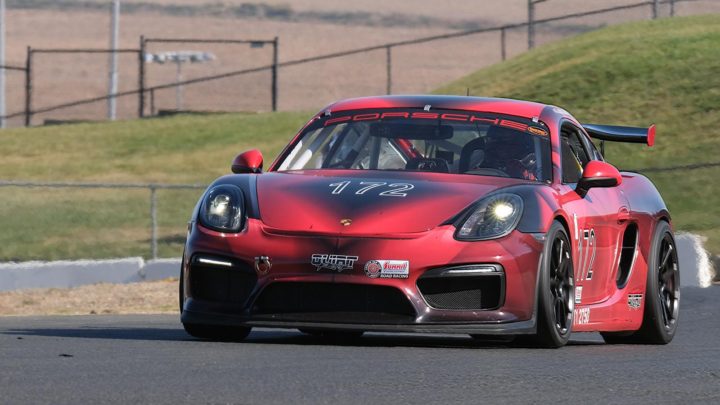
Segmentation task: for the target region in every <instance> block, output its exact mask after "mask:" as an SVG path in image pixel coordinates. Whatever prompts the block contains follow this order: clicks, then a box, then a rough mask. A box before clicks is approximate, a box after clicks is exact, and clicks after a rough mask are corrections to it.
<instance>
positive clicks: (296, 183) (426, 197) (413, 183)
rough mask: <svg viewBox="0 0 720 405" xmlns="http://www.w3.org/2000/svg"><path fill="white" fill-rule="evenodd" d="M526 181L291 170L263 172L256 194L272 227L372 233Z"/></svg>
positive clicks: (429, 223)
mask: <svg viewBox="0 0 720 405" xmlns="http://www.w3.org/2000/svg"><path fill="white" fill-rule="evenodd" d="M522 183H526V181H524V180H516V179H509V178H500V177H484V176H473V175H457V174H445V173H427V172H425V173H420V172H388V171H365V170H363V171H360V170H342V171H340V170H333V171H329V170H312V171H290V172H270V173H264V174H262V175H259V176H258V177H257V196H258V206H259V209H260V217H261V218H262V221H263V222H264V224H265V225H266V226H267V227H269V228H271V229H272V230H275V231H283V232H289V233H300V234H302V233H308V234H334V235H348V236H350V235H354V236H370V237H371V236H375V235H393V234H400V235H401V234H408V233H418V232H424V231H427V230H430V229H432V228H434V227H436V226H438V225H440V224H442V223H443V222H445V221H446V220H448V219H449V218H452V217H453V216H455V215H457V214H458V213H459V212H460V211H461V210H462V209H463V208H465V207H467V206H468V205H469V204H471V203H473V202H474V201H476V200H478V199H479V198H481V197H483V196H484V195H486V194H488V193H490V192H492V191H494V190H496V189H498V188H502V187H506V186H510V185H514V184H522Z"/></svg>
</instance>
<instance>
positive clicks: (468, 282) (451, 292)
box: [418, 275, 502, 310]
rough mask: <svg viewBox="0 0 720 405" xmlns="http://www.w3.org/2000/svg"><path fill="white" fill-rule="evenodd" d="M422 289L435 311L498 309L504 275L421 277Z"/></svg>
mask: <svg viewBox="0 0 720 405" xmlns="http://www.w3.org/2000/svg"><path fill="white" fill-rule="evenodd" d="M418 289H419V290H420V293H421V294H422V295H423V296H424V297H425V300H426V301H427V302H428V304H430V306H431V307H433V308H437V309H465V310H472V309H494V308H498V307H499V306H500V298H501V296H502V276H499V275H498V276H480V277H444V278H440V277H436V278H435V277H431V278H421V279H420V280H418Z"/></svg>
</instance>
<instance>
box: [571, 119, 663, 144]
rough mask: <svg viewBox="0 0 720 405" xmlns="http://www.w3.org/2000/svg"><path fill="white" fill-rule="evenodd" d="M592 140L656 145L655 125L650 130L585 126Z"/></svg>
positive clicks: (614, 126)
mask: <svg viewBox="0 0 720 405" xmlns="http://www.w3.org/2000/svg"><path fill="white" fill-rule="evenodd" d="M583 128H585V131H587V133H588V135H590V137H591V138H595V139H600V140H603V141H611V142H630V143H644V144H647V146H653V145H654V144H655V125H654V124H653V125H651V126H650V127H649V128H639V127H621V126H616V125H595V124H583Z"/></svg>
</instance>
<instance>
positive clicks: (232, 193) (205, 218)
mask: <svg viewBox="0 0 720 405" xmlns="http://www.w3.org/2000/svg"><path fill="white" fill-rule="evenodd" d="M244 206H245V204H244V200H243V194H242V191H241V190H240V189H239V188H238V187H236V186H232V185H229V184H224V185H220V186H215V187H213V188H211V189H210V190H209V191H208V192H207V193H206V194H205V197H203V202H202V205H201V206H200V223H202V224H203V225H204V226H206V227H208V228H210V229H214V230H216V231H220V232H239V231H240V229H242V225H243V215H244V213H243V211H244Z"/></svg>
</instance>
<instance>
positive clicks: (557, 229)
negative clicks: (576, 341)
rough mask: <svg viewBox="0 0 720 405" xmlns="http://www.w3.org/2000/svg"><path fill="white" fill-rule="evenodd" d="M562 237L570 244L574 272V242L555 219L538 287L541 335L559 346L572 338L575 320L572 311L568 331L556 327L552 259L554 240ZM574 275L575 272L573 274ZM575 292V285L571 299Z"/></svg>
mask: <svg viewBox="0 0 720 405" xmlns="http://www.w3.org/2000/svg"><path fill="white" fill-rule="evenodd" d="M558 236H559V237H562V238H564V240H565V243H567V244H568V246H570V247H571V248H570V252H571V254H570V259H569V260H570V263H571V271H573V272H574V266H573V265H572V244H571V243H570V239H569V238H568V235H567V232H565V228H564V227H563V226H562V224H561V223H559V222H557V221H555V222H553V224H552V226H551V227H550V230H549V231H548V233H547V235H546V240H545V246H544V248H543V254H542V260H541V266H540V274H539V277H540V280H539V285H538V287H539V289H538V304H539V305H538V334H539V335H540V336H539V337H540V338H541V339H542V338H544V340H548V339H549V342H551V343H552V345H553V346H555V347H559V346H563V345H565V344H566V343H567V342H568V340H570V335H571V334H572V326H573V322H574V317H575V315H574V313H573V311H571V319H570V325H569V326H568V330H567V332H566V333H564V334H561V333H560V331H558V329H557V328H556V327H555V322H556V319H555V311H554V304H553V296H552V292H551V291H550V277H551V269H550V266H551V261H552V246H553V241H554V240H555V239H556V238H557V237H558ZM573 277H574V274H573ZM574 294H575V287H574V286H573V289H572V291H571V292H570V299H571V300H573V299H574V298H573V297H574Z"/></svg>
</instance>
